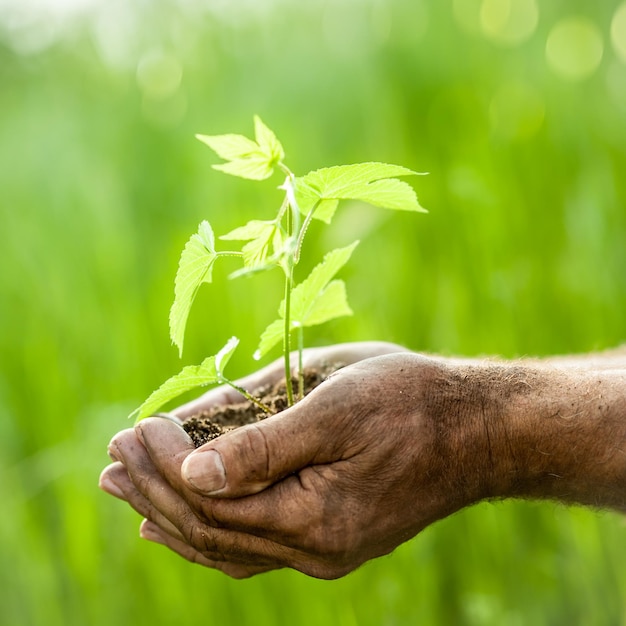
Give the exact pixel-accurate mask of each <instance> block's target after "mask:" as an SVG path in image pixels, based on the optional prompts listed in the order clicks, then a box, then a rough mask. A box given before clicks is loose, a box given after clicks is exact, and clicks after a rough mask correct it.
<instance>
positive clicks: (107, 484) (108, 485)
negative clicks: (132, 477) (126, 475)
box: [98, 463, 126, 500]
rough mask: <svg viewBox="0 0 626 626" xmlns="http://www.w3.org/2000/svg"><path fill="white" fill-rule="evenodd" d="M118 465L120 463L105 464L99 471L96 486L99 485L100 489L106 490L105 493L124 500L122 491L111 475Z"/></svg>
mask: <svg viewBox="0 0 626 626" xmlns="http://www.w3.org/2000/svg"><path fill="white" fill-rule="evenodd" d="M118 465H119V466H121V465H122V464H121V463H112V464H111V465H107V466H106V467H105V468H104V469H103V470H102V472H101V473H100V478H99V480H98V487H100V489H102V491H106V493H108V494H109V495H112V496H114V497H116V498H119V499H120V500H126V498H125V497H124V492H123V491H122V490H121V489H120V488H119V487H118V486H117V484H116V483H115V482H114V480H113V475H114V474H115V472H116V468H117V466H118ZM122 467H123V466H122ZM124 471H125V470H124Z"/></svg>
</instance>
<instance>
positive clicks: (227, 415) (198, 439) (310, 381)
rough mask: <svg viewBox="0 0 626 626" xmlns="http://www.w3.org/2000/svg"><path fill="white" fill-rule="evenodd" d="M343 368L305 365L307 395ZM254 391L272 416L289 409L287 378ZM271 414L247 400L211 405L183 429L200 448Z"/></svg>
mask: <svg viewBox="0 0 626 626" xmlns="http://www.w3.org/2000/svg"><path fill="white" fill-rule="evenodd" d="M341 367H343V365H342V364H335V365H333V366H327V367H324V368H320V369H316V368H308V369H307V368H305V370H304V395H307V394H308V393H310V392H311V391H313V389H315V388H316V387H317V386H318V385H320V384H321V383H322V382H324V381H325V380H326V379H327V378H328V377H329V376H330V375H331V374H332V373H333V372H335V371H337V370H338V369H340V368H341ZM292 384H293V389H294V393H297V389H298V380H297V378H295V377H294V378H292ZM251 394H252V395H253V396H254V397H255V398H257V399H258V400H260V401H261V402H262V403H263V404H264V405H265V406H267V407H269V408H270V409H271V410H272V413H271V415H274V414H276V413H280V411H284V410H285V409H286V408H287V388H286V385H285V381H284V379H283V380H282V381H280V382H278V383H276V384H275V385H267V386H265V387H261V388H259V389H255V390H253V391H251ZM269 415H270V414H268V413H265V412H263V411H262V410H261V409H260V408H259V407H258V406H257V405H256V404H254V403H253V402H250V401H248V400H243V401H242V402H239V403H237V404H228V405H225V406H215V407H211V408H210V409H208V410H206V411H202V412H201V413H197V414H196V415H193V416H192V417H190V418H189V419H187V420H185V422H184V423H183V428H184V429H185V431H186V432H187V434H188V435H189V436H190V437H191V440H192V441H193V443H194V445H195V446H196V448H199V447H200V446H201V445H203V444H205V443H207V442H208V441H211V440H213V439H215V438H216V437H219V436H220V435H222V434H224V433H225V432H228V431H229V430H233V429H234V428H237V427H239V426H245V425H246V424H253V423H255V422H258V421H260V420H262V419H265V418H266V417H269Z"/></svg>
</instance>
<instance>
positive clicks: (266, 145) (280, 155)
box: [254, 115, 285, 165]
mask: <svg viewBox="0 0 626 626" xmlns="http://www.w3.org/2000/svg"><path fill="white" fill-rule="evenodd" d="M254 136H255V138H256V142H257V144H258V145H259V148H260V149H261V151H262V152H263V154H265V155H267V157H268V158H269V160H270V162H271V163H272V165H276V163H280V161H282V160H283V159H284V158H285V151H284V150H283V147H282V145H281V144H280V141H278V139H276V135H275V134H274V133H273V132H272V131H271V130H270V129H269V128H268V127H267V126H266V125H265V124H264V123H263V121H262V120H261V118H260V117H259V116H258V115H255V116H254Z"/></svg>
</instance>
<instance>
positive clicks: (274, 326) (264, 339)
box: [253, 318, 285, 361]
mask: <svg viewBox="0 0 626 626" xmlns="http://www.w3.org/2000/svg"><path fill="white" fill-rule="evenodd" d="M284 331H285V321H284V320H283V319H282V318H280V319H277V320H274V321H273V322H272V323H271V324H270V325H269V326H268V327H267V328H266V329H265V330H264V331H263V334H262V335H261V340H260V341H259V347H258V348H257V349H256V352H255V353H254V355H253V358H254V359H255V360H256V361H258V360H259V359H260V358H262V357H263V356H265V355H266V354H267V353H268V352H269V351H270V350H271V349H272V348H273V347H274V346H275V345H276V344H277V343H280V342H281V341H282V340H283V334H284Z"/></svg>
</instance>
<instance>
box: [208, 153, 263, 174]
mask: <svg viewBox="0 0 626 626" xmlns="http://www.w3.org/2000/svg"><path fill="white" fill-rule="evenodd" d="M212 167H213V169H214V170H219V171H220V172H224V173H225V174H231V175H232V176H239V178H247V179H249V180H265V179H266V178H269V177H270V176H271V175H272V174H273V172H274V168H273V167H272V166H271V165H270V164H269V162H268V160H267V158H266V157H265V155H263V154H260V155H258V156H250V157H248V158H247V159H236V160H234V161H228V162H227V163H219V164H218V165H213V166H212Z"/></svg>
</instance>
